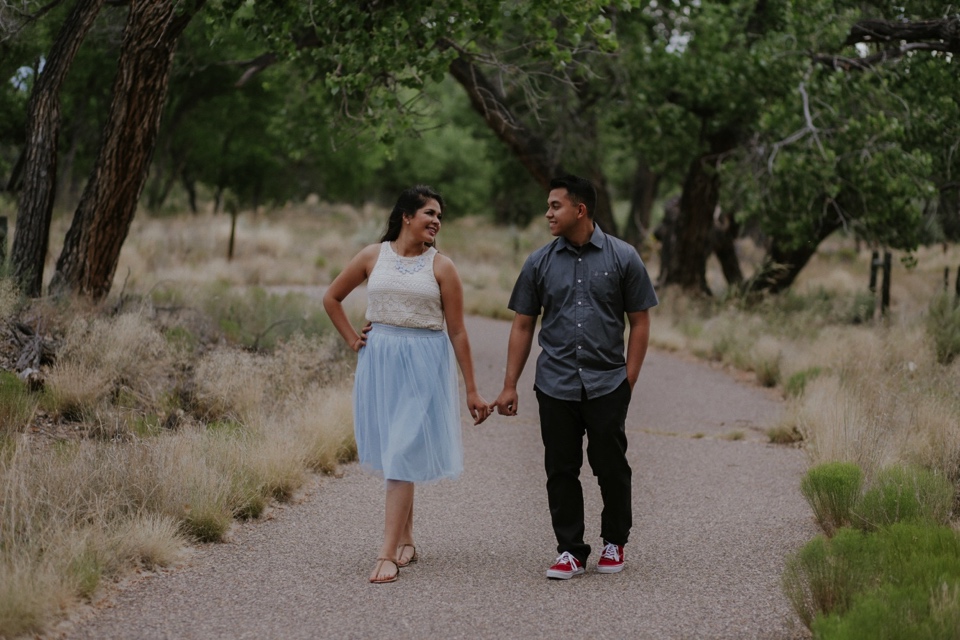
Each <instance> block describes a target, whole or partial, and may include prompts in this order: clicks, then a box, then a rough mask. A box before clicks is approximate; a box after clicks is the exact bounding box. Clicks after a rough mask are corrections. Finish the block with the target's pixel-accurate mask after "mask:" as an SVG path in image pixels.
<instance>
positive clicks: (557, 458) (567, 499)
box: [323, 175, 657, 584]
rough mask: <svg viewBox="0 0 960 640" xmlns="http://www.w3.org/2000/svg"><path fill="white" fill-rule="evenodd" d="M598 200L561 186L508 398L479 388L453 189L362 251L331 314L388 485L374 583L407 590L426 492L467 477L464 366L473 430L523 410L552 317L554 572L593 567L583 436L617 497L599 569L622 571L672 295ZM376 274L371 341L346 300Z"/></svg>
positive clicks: (522, 301) (521, 294)
mask: <svg viewBox="0 0 960 640" xmlns="http://www.w3.org/2000/svg"><path fill="white" fill-rule="evenodd" d="M596 200H597V196H596V189H595V188H594V187H593V185H592V184H591V183H590V182H589V181H587V180H584V179H582V178H578V177H576V176H571V175H567V176H563V177H560V178H556V179H554V180H552V181H551V182H550V190H549V195H548V196H547V212H546V219H547V222H548V223H549V227H550V233H551V235H552V236H554V237H555V239H554V240H553V241H552V242H550V243H549V244H547V245H545V246H543V247H541V248H540V249H538V250H536V251H534V252H533V253H532V254H531V255H530V256H529V257H528V258H527V260H526V262H525V263H524V265H523V267H522V269H521V271H520V275H519V277H518V278H517V282H516V284H515V285H514V289H513V293H512V295H511V297H510V302H509V305H508V306H509V308H510V309H511V310H512V311H514V312H515V314H516V315H515V317H514V320H513V326H512V327H511V330H510V338H509V344H508V350H507V366H506V373H505V375H504V383H503V390H502V391H501V392H500V395H499V396H498V397H497V399H496V400H495V401H494V402H493V403H487V401H486V400H484V398H483V397H482V396H481V395H480V393H479V392H478V391H477V385H476V381H475V379H474V372H473V359H472V356H471V353H470V341H469V338H468V337H467V331H466V328H465V325H464V318H463V286H462V284H461V281H460V276H459V275H458V274H457V270H456V267H455V266H454V264H453V262H452V261H451V260H450V259H449V258H448V257H447V256H444V255H442V254H440V253H438V252H437V250H436V248H435V247H434V246H433V245H434V242H435V240H436V236H437V233H439V231H440V224H441V220H442V218H443V198H442V197H441V196H440V194H439V193H437V192H435V191H434V190H433V189H431V188H430V187H426V186H417V187H413V188H411V189H407V190H406V191H404V192H403V193H402V194H401V195H400V197H399V199H398V200H397V204H396V205H395V206H394V208H393V210H392V211H391V213H390V217H389V219H388V222H387V230H386V233H384V235H383V237H382V238H381V241H380V243H379V244H374V245H370V246H368V247H366V248H364V249H363V250H361V251H360V252H359V253H358V254H357V255H356V256H355V257H354V258H353V259H352V260H351V261H350V263H349V264H348V265H347V266H346V268H344V270H343V271H342V272H341V273H340V274H339V275H338V276H337V277H336V278H335V279H334V281H333V282H332V283H331V285H330V287H329V288H328V289H327V292H326V294H325V295H324V298H323V304H324V308H325V309H326V311H327V313H328V314H329V315H330V318H331V320H332V321H333V324H334V326H335V327H336V328H337V330H338V331H339V332H340V335H341V336H343V339H344V340H345V341H346V342H347V343H348V344H349V345H350V347H351V348H352V349H353V350H354V351H356V352H358V359H357V371H356V377H355V383H354V392H353V407H354V429H355V435H356V440H357V449H358V452H359V457H360V464H361V466H362V467H363V468H364V469H366V470H368V471H370V472H371V473H375V474H376V475H379V476H382V477H383V478H384V479H385V480H386V483H385V484H386V499H385V524H384V535H383V544H382V546H381V548H380V552H379V554H378V557H377V561H376V565H375V566H374V568H373V572H372V573H371V575H370V582H372V583H378V584H380V583H388V582H394V581H396V580H397V578H398V577H399V574H400V569H401V568H402V567H406V566H408V565H409V564H411V563H413V562H416V561H417V559H418V558H417V549H416V547H415V546H414V539H413V498H414V486H415V483H416V482H430V481H436V480H440V479H443V478H455V477H457V476H459V474H460V472H461V471H462V470H463V449H462V445H461V439H460V412H459V402H460V401H459V381H458V377H457V369H456V367H457V365H458V364H459V367H460V372H461V373H462V374H463V380H464V384H465V387H466V392H467V407H468V408H469V410H470V414H471V415H472V416H473V418H474V424H480V423H481V422H483V421H484V420H486V419H487V417H489V416H490V414H491V413H492V412H493V410H494V409H496V410H497V412H498V413H500V415H505V416H512V415H516V413H517V399H518V396H517V381H518V380H519V378H520V374H521V372H522V371H523V368H524V365H525V364H526V361H527V358H528V356H529V355H530V349H531V346H532V343H533V336H534V333H535V332H536V324H537V318H538V316H540V315H541V314H542V319H541V326H540V333H539V343H540V346H541V348H542V352H541V354H540V356H539V358H538V360H537V368H536V383H535V386H534V389H535V392H536V396H537V402H538V404H539V410H540V432H541V436H542V439H543V444H544V452H545V455H544V466H545V468H546V473H547V497H548V502H549V507H550V517H551V521H552V524H553V529H554V532H555V533H556V537H557V551H558V553H559V557H557V559H556V561H555V562H554V564H553V565H552V566H551V567H550V568H549V569H548V570H547V573H546V575H547V577H548V578H551V579H568V578H572V577H573V576H576V575H579V574H582V573H583V572H584V566H585V564H586V561H587V557H588V556H589V554H590V546H589V545H588V544H585V543H584V540H583V537H584V528H585V527H584V508H583V493H582V489H581V485H580V468H581V466H582V464H583V448H582V447H583V436H584V434H586V436H587V459H588V461H589V462H590V467H591V468H592V469H593V472H594V474H595V475H596V476H597V481H598V483H599V485H600V490H601V495H602V497H603V511H602V514H601V536H602V538H603V545H604V546H603V550H602V552H601V555H600V559H599V561H598V563H597V571H599V572H601V573H616V572H619V571H620V570H621V569H622V568H623V563H624V557H623V547H624V545H625V544H626V543H627V538H628V536H629V533H630V527H631V524H632V516H631V470H630V465H629V464H628V462H627V457H626V450H627V438H626V432H625V421H626V414H627V407H628V405H629V402H630V397H631V394H632V391H633V386H634V384H635V383H636V381H637V377H638V376H639V374H640V367H641V365H642V364H643V360H644V357H645V355H646V351H647V343H648V339H649V334H650V318H649V309H650V308H651V307H653V306H655V305H656V304H657V295H656V293H655V291H654V288H653V284H652V283H651V281H650V278H649V276H648V274H647V270H646V268H645V267H644V265H643V262H642V261H641V259H640V256H639V255H638V254H637V251H636V250H635V249H634V248H633V247H632V246H631V245H629V244H627V243H625V242H623V241H622V240H619V239H617V238H615V237H613V236H610V235H607V234H605V233H603V231H601V230H600V228H599V227H598V226H597V225H596V224H595V223H594V221H593V212H594V207H595V206H596ZM364 281H366V282H367V299H368V302H367V313H366V319H367V321H368V322H369V323H370V324H368V325H367V327H365V328H364V329H362V330H361V331H359V332H358V331H357V330H356V329H355V328H354V327H353V326H352V325H351V323H350V321H349V319H348V318H347V315H346V313H345V312H344V309H343V304H342V303H343V300H344V299H345V298H346V297H347V295H348V294H349V293H350V292H351V291H353V290H354V289H355V288H356V287H358V286H360V285H361V284H362V283H363V282H364ZM625 322H626V323H628V324H629V327H630V331H629V334H628V337H627V340H626V348H624V329H625ZM444 329H446V330H444Z"/></svg>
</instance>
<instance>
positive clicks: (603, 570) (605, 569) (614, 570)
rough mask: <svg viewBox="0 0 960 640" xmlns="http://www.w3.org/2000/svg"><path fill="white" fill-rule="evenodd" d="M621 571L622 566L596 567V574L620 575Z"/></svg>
mask: <svg viewBox="0 0 960 640" xmlns="http://www.w3.org/2000/svg"><path fill="white" fill-rule="evenodd" d="M621 571H623V565H622V564H621V565H620V566H617V567H600V566H598V567H597V573H620V572H621Z"/></svg>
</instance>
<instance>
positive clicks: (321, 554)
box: [63, 318, 816, 640]
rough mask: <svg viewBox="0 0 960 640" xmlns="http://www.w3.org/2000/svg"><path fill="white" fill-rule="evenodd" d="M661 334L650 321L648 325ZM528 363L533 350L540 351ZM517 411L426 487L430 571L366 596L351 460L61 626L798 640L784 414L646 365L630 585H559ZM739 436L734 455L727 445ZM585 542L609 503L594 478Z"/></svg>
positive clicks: (495, 375) (364, 483)
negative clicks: (779, 439) (776, 437)
mask: <svg viewBox="0 0 960 640" xmlns="http://www.w3.org/2000/svg"><path fill="white" fill-rule="evenodd" d="M468 326H469V329H470V336H471V342H472V346H473V351H474V358H475V361H476V363H475V364H476V369H477V376H478V381H479V384H480V389H481V393H483V394H484V396H485V397H486V399H487V400H488V401H492V400H493V399H494V398H495V396H496V395H497V393H498V392H499V389H500V385H501V383H502V376H503V367H504V363H505V359H506V343H507V335H508V333H509V327H510V325H509V323H506V322H499V321H494V320H487V319H481V318H470V319H469V320H468ZM653 330H654V331H655V330H656V323H654V329H653ZM535 351H536V348H535ZM535 355H536V353H534V354H533V355H531V359H530V361H529V362H528V363H527V367H526V370H525V371H524V378H523V380H522V382H521V387H520V393H521V395H520V415H519V416H517V417H515V418H504V417H500V416H493V417H491V418H490V419H489V420H488V421H487V422H486V423H484V424H483V425H480V426H479V427H473V426H472V424H471V421H470V420H469V419H468V417H467V416H466V415H465V414H466V411H465V409H464V410H463V413H464V420H463V424H464V446H465V464H466V470H465V472H464V474H463V476H462V477H461V479H460V480H458V481H456V482H446V483H439V484H436V485H426V486H420V487H418V488H417V498H416V507H415V511H416V517H415V522H416V537H417V542H418V548H419V551H420V554H421V560H420V562H419V563H417V564H415V565H413V566H412V567H410V568H408V569H404V570H402V572H401V576H400V580H399V581H398V582H396V583H394V584H388V585H370V584H368V583H367V580H366V578H367V575H368V573H369V571H370V570H371V568H372V566H373V562H374V558H375V556H376V553H377V551H378V549H379V543H380V535H381V530H382V508H383V495H382V481H381V480H378V479H376V478H372V477H368V476H366V475H364V474H362V473H361V472H360V471H359V470H358V469H357V467H356V465H349V466H347V467H346V469H345V473H344V475H343V477H342V478H318V479H317V480H316V481H315V483H314V486H313V488H312V490H311V491H309V492H308V493H307V495H306V496H305V497H304V498H303V499H302V500H301V501H299V503H296V504H291V505H283V506H280V507H278V508H276V509H275V510H274V511H273V517H272V518H271V519H268V520H266V521H260V522H254V523H251V524H246V525H243V526H240V527H238V530H237V531H236V533H235V535H234V536H233V540H232V542H230V543H226V544H216V545H206V546H202V547H200V548H198V549H197V550H195V551H193V552H192V553H191V555H190V557H189V559H188V560H187V561H186V562H185V563H184V565H183V566H181V567H179V568H177V569H175V570H172V571H169V572H164V574H163V575H160V576H148V577H144V578H141V579H137V580H134V581H132V583H131V584H130V585H129V586H128V587H126V588H124V589H122V590H120V591H118V592H117V593H116V594H115V595H113V596H112V597H111V598H110V599H109V601H108V603H107V604H106V605H100V606H98V607H97V611H96V612H95V613H94V614H92V615H88V616H86V619H85V620H82V621H79V622H76V623H75V624H72V625H68V627H67V630H66V631H65V633H64V634H63V635H64V636H65V637H69V638H77V639H81V638H197V639H210V638H231V639H232V638H257V639H263V638H375V639H377V640H380V639H385V638H390V639H391V640H395V639H399V638H551V639H562V638H678V639H679V638H683V639H686V638H709V639H719V638H736V639H746V638H758V639H761V638H762V639H765V640H767V639H773V638H797V637H805V636H806V633H805V630H804V629H803V627H802V625H801V624H800V622H799V621H798V619H797V618H796V617H795V615H794V614H793V613H792V611H791V609H790V606H789V604H788V602H787V600H786V598H785V597H784V596H783V594H782V591H781V589H780V574H781V572H782V568H783V563H784V558H785V556H786V555H787V554H788V553H789V552H791V551H793V550H795V549H797V548H798V547H799V546H801V545H802V544H803V543H804V542H806V541H807V540H808V539H810V538H811V537H812V536H813V535H814V534H815V533H816V530H815V527H814V525H813V524H812V520H811V517H810V514H809V511H808V509H807V507H806V504H805V503H804V501H803V498H802V496H801V495H800V492H799V489H798V486H799V480H800V477H801V474H802V473H803V471H804V469H805V461H804V454H803V453H802V452H801V451H799V450H797V449H792V448H786V447H779V446H773V445H770V444H766V442H765V440H766V439H765V437H764V436H763V429H764V428H765V427H767V426H770V425H772V424H773V423H774V422H775V421H776V419H777V417H778V415H779V412H780V411H781V407H780V404H779V403H778V402H777V400H776V399H775V398H774V397H773V396H772V395H771V394H770V393H769V392H767V391H765V390H762V389H758V388H756V387H751V386H747V385H744V384H741V383H738V382H736V381H735V380H734V379H733V378H732V377H731V376H730V375H729V374H727V373H725V372H722V371H717V370H715V369H713V368H711V367H710V366H708V365H705V364H703V363H699V362H691V361H687V360H685V359H683V358H680V357H677V356H674V355H670V354H666V353H662V352H658V351H656V350H651V352H650V353H649V355H648V357H647V361H646V363H645V365H644V368H643V372H642V373H641V376H640V381H639V383H638V386H637V389H638V391H637V393H636V394H635V397H634V401H633V403H632V406H631V410H630V413H629V417H628V432H629V439H630V440H629V442H630V450H629V452H628V455H629V458H630V463H631V465H632V466H633V469H634V523H635V524H634V529H633V531H632V534H631V541H630V544H629V545H628V546H627V548H626V557H627V568H626V569H625V570H624V571H623V572H622V573H619V574H614V575H601V574H598V573H595V572H594V571H592V569H593V566H594V565H595V563H596V558H597V553H596V551H595V552H594V553H593V554H592V556H591V558H590V561H589V562H588V565H587V573H586V574H585V575H583V576H580V577H577V578H574V579H572V580H569V581H549V580H546V579H545V577H544V571H545V570H546V568H547V566H548V565H550V564H551V563H552V561H553V560H554V557H555V555H556V552H555V549H556V541H555V540H554V538H553V533H552V530H551V528H550V521H549V513H548V511H547V499H546V492H545V489H544V473H543V469H542V445H541V443H540V437H539V428H538V426H537V419H536V414H537V410H536V400H535V398H534V395H533V392H532V390H531V388H532V385H533V382H532V380H533V368H534V358H535ZM734 431H739V432H741V433H742V434H743V435H744V437H743V439H740V440H731V439H728V438H727V436H729V435H730V434H731V433H732V432H734ZM582 480H583V484H584V492H585V497H586V503H587V536H588V542H590V543H591V544H594V543H595V542H596V543H597V544H598V545H599V543H600V541H599V539H598V538H599V526H600V495H599V490H598V489H597V487H596V481H595V479H594V478H593V476H592V474H591V473H590V471H589V466H588V465H587V464H586V463H585V465H584V472H583V474H582Z"/></svg>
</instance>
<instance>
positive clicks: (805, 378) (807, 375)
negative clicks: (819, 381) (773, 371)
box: [783, 367, 821, 398]
mask: <svg viewBox="0 0 960 640" xmlns="http://www.w3.org/2000/svg"><path fill="white" fill-rule="evenodd" d="M820 372H821V369H820V367H810V368H809V369H804V370H803V371H797V372H796V373H794V374H793V375H791V376H790V377H789V378H787V382H786V384H785V385H784V388H783V390H784V391H785V392H786V394H787V396H790V397H793V398H796V397H798V396H801V395H803V390H804V389H806V388H807V382H809V381H810V380H813V379H814V378H816V377H817V376H819V375H820Z"/></svg>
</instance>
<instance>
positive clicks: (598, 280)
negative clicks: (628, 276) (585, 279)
mask: <svg viewBox="0 0 960 640" xmlns="http://www.w3.org/2000/svg"><path fill="white" fill-rule="evenodd" d="M619 295H620V284H619V281H618V280H617V274H616V272H615V271H613V270H610V269H594V270H592V271H591V272H590V297H592V298H593V299H594V300H596V301H598V302H605V303H611V302H614V301H616V299H617V298H618V297H619Z"/></svg>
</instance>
